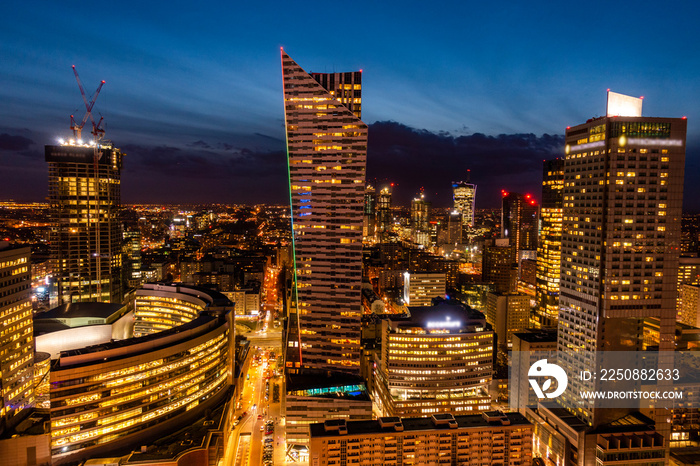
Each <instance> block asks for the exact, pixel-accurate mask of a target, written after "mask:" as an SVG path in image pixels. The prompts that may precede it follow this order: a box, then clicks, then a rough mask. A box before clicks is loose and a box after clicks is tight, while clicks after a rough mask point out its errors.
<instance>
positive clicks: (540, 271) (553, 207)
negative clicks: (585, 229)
mask: <svg viewBox="0 0 700 466" xmlns="http://www.w3.org/2000/svg"><path fill="white" fill-rule="evenodd" d="M563 188H564V159H560V158H557V159H554V160H547V161H545V162H544V171H543V174H542V206H541V208H540V222H541V230H540V237H539V241H538V243H537V277H536V289H535V299H536V301H537V308H536V311H535V312H536V316H537V323H538V324H539V325H540V326H543V327H548V326H556V322H557V318H558V317H557V316H558V315H559V275H560V273H561V222H562V203H563V199H564V197H563V194H562V192H563Z"/></svg>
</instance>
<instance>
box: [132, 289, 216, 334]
mask: <svg viewBox="0 0 700 466" xmlns="http://www.w3.org/2000/svg"><path fill="white" fill-rule="evenodd" d="M172 288H173V286H166V285H153V284H146V285H144V286H143V289H139V290H136V300H135V303H134V319H135V322H134V336H135V337H142V336H144V335H150V334H152V333H158V332H162V331H163V330H168V329H171V328H173V327H177V326H179V325H182V324H184V323H187V322H189V321H191V320H193V319H194V318H195V317H197V315H199V313H200V312H201V311H202V310H204V309H205V308H206V307H207V306H208V304H209V303H208V301H207V300H206V297H205V296H203V292H202V291H198V290H197V289H193V288H185V287H178V290H177V291H175V290H173V289H172ZM209 293H210V292H209Z"/></svg>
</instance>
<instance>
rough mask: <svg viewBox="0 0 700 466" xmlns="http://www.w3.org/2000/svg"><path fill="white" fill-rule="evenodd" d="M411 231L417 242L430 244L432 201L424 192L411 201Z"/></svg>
mask: <svg viewBox="0 0 700 466" xmlns="http://www.w3.org/2000/svg"><path fill="white" fill-rule="evenodd" d="M411 232H412V233H413V241H415V242H416V243H418V244H422V245H424V246H428V245H429V244H430V202H428V201H426V200H425V194H423V193H420V194H419V195H417V196H416V197H415V198H413V200H412V201H411Z"/></svg>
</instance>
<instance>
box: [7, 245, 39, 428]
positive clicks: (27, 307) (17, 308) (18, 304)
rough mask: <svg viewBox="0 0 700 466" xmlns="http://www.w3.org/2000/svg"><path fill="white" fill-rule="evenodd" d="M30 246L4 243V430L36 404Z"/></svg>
mask: <svg viewBox="0 0 700 466" xmlns="http://www.w3.org/2000/svg"><path fill="white" fill-rule="evenodd" d="M30 255H31V250H30V248H29V247H17V246H12V245H10V243H8V242H5V241H2V242H0V327H1V328H2V332H0V402H1V403H2V405H0V433H2V432H3V431H4V430H5V428H7V427H10V428H11V427H13V426H14V425H15V424H16V423H17V421H18V420H20V419H21V416H20V414H21V411H22V410H23V409H25V408H29V407H31V406H32V405H33V404H34V372H33V366H34V337H33V334H32V333H33V327H32V302H31V293H32V290H31V270H30V265H29V256H30Z"/></svg>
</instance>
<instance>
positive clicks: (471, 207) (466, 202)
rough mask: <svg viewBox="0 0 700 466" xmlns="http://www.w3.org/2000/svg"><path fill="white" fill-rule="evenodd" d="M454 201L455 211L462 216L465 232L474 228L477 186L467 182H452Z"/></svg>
mask: <svg viewBox="0 0 700 466" xmlns="http://www.w3.org/2000/svg"><path fill="white" fill-rule="evenodd" d="M452 199H453V200H454V209H455V210H456V211H457V212H459V213H460V214H462V226H463V229H464V231H467V230H468V229H470V228H473V227H474V212H475V211H476V185H475V184H471V183H467V182H466V181H454V182H452Z"/></svg>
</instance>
